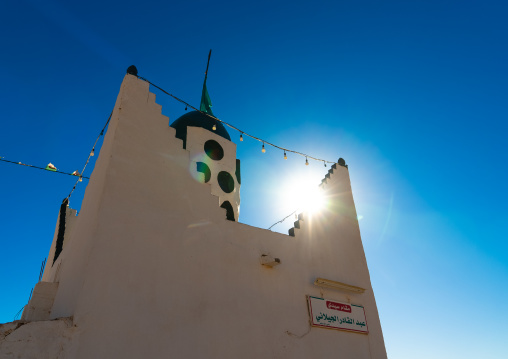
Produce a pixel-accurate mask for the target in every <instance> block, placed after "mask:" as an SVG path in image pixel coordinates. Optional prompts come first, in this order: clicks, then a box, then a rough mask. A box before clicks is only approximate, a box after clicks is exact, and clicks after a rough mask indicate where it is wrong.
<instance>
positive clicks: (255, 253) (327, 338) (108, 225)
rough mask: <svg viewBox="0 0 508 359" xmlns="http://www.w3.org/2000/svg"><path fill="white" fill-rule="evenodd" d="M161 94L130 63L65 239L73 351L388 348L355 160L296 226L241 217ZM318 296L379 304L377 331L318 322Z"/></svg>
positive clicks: (64, 287)
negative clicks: (356, 194) (312, 310)
mask: <svg viewBox="0 0 508 359" xmlns="http://www.w3.org/2000/svg"><path fill="white" fill-rule="evenodd" d="M154 100H155V97H154V96H153V94H150V93H149V91H148V84H147V83H145V82H143V81H141V80H138V79H137V78H136V77H134V76H131V75H126V77H125V79H124V82H123V83H122V87H121V90H120V94H119V96H118V99H117V102H116V105H115V109H114V112H113V116H112V119H111V122H110V127H109V129H108V132H107V134H106V138H105V141H104V145H103V148H102V150H101V153H100V156H99V158H98V161H97V164H96V166H95V169H94V172H93V174H92V176H91V179H90V182H89V184H88V187H87V190H86V194H85V198H84V201H83V204H82V209H81V212H80V215H79V217H78V221H77V222H76V224H75V227H74V230H73V231H72V239H71V240H70V241H69V244H68V245H67V246H66V248H65V256H63V258H62V262H61V269H60V284H59V288H58V292H57V295H56V299H55V303H54V306H53V310H52V313H51V316H52V318H57V317H62V316H71V315H73V316H74V324H75V325H76V326H77V328H79V331H78V332H77V333H76V334H75V335H74V337H73V341H72V345H73V348H72V350H73V356H72V358H111V357H119V358H120V357H121V358H139V357H153V358H159V357H175V358H176V357H183V358H203V357H208V358H239V357H241V358H261V357H267V358H310V357H315V358H328V357H341V358H355V359H356V358H386V352H385V349H384V343H383V338H382V333H381V326H380V323H379V319H378V315H377V308H376V304H375V300H374V295H373V293H372V288H371V285H370V279H369V274H368V269H367V264H366V261H365V256H364V252H363V247H362V244H361V239H360V233H359V229H358V223H357V221H356V217H355V210H354V203H353V199H352V194H351V189H350V185H349V176H348V173H347V169H345V168H342V167H339V168H338V169H337V170H336V173H335V174H334V175H332V178H331V179H330V180H329V181H328V184H326V185H325V187H326V190H327V191H328V194H329V196H330V197H331V202H332V203H333V206H332V207H331V210H330V211H329V212H327V213H324V214H323V215H322V216H321V217H318V218H312V219H311V218H308V219H306V220H305V221H304V222H302V229H300V230H297V234H296V237H294V238H293V237H289V236H286V235H282V234H278V233H273V232H270V231H267V230H264V229H259V228H254V227H250V226H247V225H245V224H241V223H237V222H231V221H227V220H226V219H225V210H223V209H221V208H219V203H218V201H217V198H216V197H215V196H213V195H212V194H211V188H210V186H208V185H204V184H202V183H199V182H197V181H194V180H192V177H191V174H190V172H189V170H188V169H189V165H190V161H191V160H190V153H189V151H186V150H183V149H182V141H181V140H179V139H176V138H175V137H174V135H175V130H174V129H173V128H170V127H169V126H168V122H169V119H168V118H167V117H164V116H162V115H161V114H160V106H158V105H156V104H155V102H154ZM233 158H234V157H233ZM62 253H63V252H62ZM262 254H270V255H272V256H275V257H279V258H280V259H281V261H282V264H281V265H279V266H277V267H275V268H273V269H269V268H266V267H264V266H261V265H260V264H259V257H260V256H261V255H262ZM316 277H324V278H327V279H331V280H336V281H342V282H345V283H348V284H352V285H356V286H360V287H363V288H366V289H367V290H366V292H365V293H364V294H355V295H352V294H347V293H343V292H339V291H335V290H331V289H321V288H319V287H316V286H314V285H313V282H314V280H315V278H316ZM306 295H313V296H323V297H325V298H329V299H334V300H338V301H350V302H352V303H354V304H360V305H363V306H365V311H366V313H367V320H368V325H369V330H370V333H369V334H368V335H364V334H357V333H350V332H344V331H336V330H327V329H321V328H312V329H310V327H309V315H308V312H307V304H306Z"/></svg>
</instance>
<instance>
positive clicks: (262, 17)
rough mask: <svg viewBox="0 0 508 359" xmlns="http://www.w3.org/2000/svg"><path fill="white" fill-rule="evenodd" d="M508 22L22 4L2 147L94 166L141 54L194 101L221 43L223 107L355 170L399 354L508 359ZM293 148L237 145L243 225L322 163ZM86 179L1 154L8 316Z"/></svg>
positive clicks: (447, 5) (336, 10)
mask: <svg viewBox="0 0 508 359" xmlns="http://www.w3.org/2000/svg"><path fill="white" fill-rule="evenodd" d="M507 18H508V5H507V4H506V2H505V1H492V0H485V1H482V2H479V1H477V2H473V1H457V0H455V1H428V0H427V1H362V0H359V1H323V2H317V3H314V4H313V3H311V2H310V1H283V2H282V1H281V2H278V1H256V2H251V3H245V2H238V1H231V2H224V1H218V0H216V1H201V2H199V1H182V2H168V1H161V2H159V3H157V2H155V3H151V2H146V1H145V2H140V1H121V2H120V1H117V2H114V1H112V2H104V1H100V2H99V1H87V2H80V3H77V2H68V1H66V2H64V1H57V0H44V1H35V0H31V1H30V0H29V1H27V0H20V1H16V2H9V3H8V4H7V3H6V4H3V6H2V11H0V32H1V33H2V34H3V35H2V43H1V49H2V51H1V54H2V55H1V56H0V66H1V69H2V85H1V86H0V104H1V107H0V116H1V119H2V120H1V124H2V129H1V131H0V156H2V157H5V158H6V159H9V160H13V161H21V162H25V163H29V164H33V165H41V166H45V165H46V164H47V163H48V162H52V163H53V164H55V165H56V166H57V167H58V168H59V169H61V170H64V171H74V170H76V169H81V168H82V166H83V164H84V161H85V160H86V157H87V155H88V152H89V150H90V148H91V146H92V144H93V141H94V140H95V138H96V136H97V134H98V133H99V132H100V129H101V128H102V126H103V124H104V123H105V121H106V119H107V117H108V115H109V113H110V112H111V110H112V108H113V105H114V103H115V99H116V96H117V94H118V90H119V86H120V83H121V81H122V78H123V75H124V73H125V70H126V68H127V67H128V66H129V65H131V64H135V65H136V66H137V67H138V69H139V73H140V75H141V76H143V77H146V78H148V79H150V80H151V81H152V82H154V83H157V84H159V85H160V86H162V87H163V88H165V89H167V90H168V91H169V92H172V93H174V94H175V95H177V96H180V97H182V98H184V99H186V100H188V101H190V102H191V103H193V104H195V105H199V99H200V93H201V86H202V80H203V73H204V68H205V65H206V57H207V54H208V50H209V49H210V48H211V49H213V54H212V60H211V65H210V72H209V77H208V89H209V92H210V96H211V98H212V101H213V104H214V107H213V110H214V113H215V114H216V115H217V116H218V117H219V118H221V119H223V120H225V121H227V122H230V123H232V124H234V125H236V126H238V127H240V128H241V129H243V130H244V131H246V132H249V133H252V134H254V135H256V136H259V137H262V138H264V139H266V140H268V141H272V142H274V143H277V144H279V145H281V146H285V147H288V148H292V149H295V150H298V151H302V152H307V153H310V154H312V155H315V156H318V157H321V158H325V159H328V160H334V161H336V160H337V159H338V158H339V157H343V158H345V159H346V161H347V163H348V164H349V169H350V175H351V181H352V186H353V193H354V196H355V200H356V205H357V211H358V214H359V216H360V218H361V219H360V226H361V231H362V237H363V244H364V247H365V252H366V256H367V261H368V264H369V269H370V273H371V279H372V284H373V287H374V291H375V295H376V299H377V304H378V309H379V313H380V317H381V324H382V327H383V332H384V338H385V342H386V348H387V351H388V356H389V357H390V358H392V359H406V358H413V359H415V358H422V359H428V358H446V359H448V358H461V359H464V358H479V357H482V358H501V357H506V352H507V351H508V347H507V344H506V338H507V337H508V329H507V327H506V324H505V323H506V322H508V309H507V305H506V303H508V280H507V278H508V244H507V243H508V230H507V225H506V223H507V220H506V218H507V217H508V210H507V206H506V203H508V191H507V190H506V184H507V183H508V170H507V163H508V159H507V157H508V156H507V155H508V146H507V141H506V133H507V130H508V125H507V124H506V123H507V118H508V104H507V98H508V85H507V84H508V70H507V68H508V67H507V65H506V64H507V63H508V48H507V43H508V22H507V20H506V19H507ZM154 92H155V93H156V94H157V102H159V103H160V104H162V105H163V113H164V114H165V115H167V116H169V117H170V119H171V120H174V119H176V118H177V117H179V116H180V115H182V114H183V113H185V111H184V107H183V106H182V105H181V104H179V103H177V102H175V101H174V100H171V99H170V98H167V97H166V96H164V95H162V94H161V93H160V92H158V91H155V90H154ZM147 125H149V124H147ZM231 135H232V137H233V138H234V141H235V142H236V143H237V144H239V142H238V137H237V134H235V133H233V132H231ZM282 156H283V154H282V153H281V152H280V151H277V150H274V149H271V148H268V149H267V153H265V154H262V153H261V151H260V145H259V144H258V143H256V142H253V141H249V140H247V139H246V140H245V141H244V142H242V143H241V144H239V147H238V157H239V158H240V159H241V160H242V180H243V181H242V207H241V218H240V220H241V221H242V222H244V223H248V224H251V225H255V226H259V227H263V228H267V227H269V226H270V225H271V224H273V223H274V222H276V221H277V220H279V219H281V218H282V217H284V216H285V215H286V214H287V210H286V209H285V208H283V206H281V205H280V193H281V192H283V191H284V190H285V188H287V186H288V183H289V182H290V181H291V178H292V177H294V174H295V173H296V174H298V175H307V174H309V175H310V176H312V178H314V179H315V181H316V183H318V182H319V180H320V179H321V178H322V177H323V176H324V174H325V173H326V169H325V168H324V167H323V166H322V165H321V164H316V163H311V165H310V166H308V167H306V166H304V159H302V158H299V157H295V156H291V155H289V159H288V160H287V161H284V160H283V158H282ZM92 165H93V163H92ZM88 174H90V172H88ZM73 184H74V179H73V178H72V177H67V176H64V175H59V174H54V173H49V172H43V171H38V170H32V169H29V168H25V167H22V166H15V165H11V164H6V163H0V188H1V190H2V192H1V197H0V198H1V201H0V214H1V216H0V224H1V226H0V243H1V248H0V260H1V264H2V268H3V270H2V274H1V277H0V278H1V284H2V289H1V291H0V294H1V295H0V298H1V299H0V322H7V321H11V320H12V319H13V317H14V315H15V314H16V312H17V311H18V310H19V309H20V308H21V307H22V306H23V305H24V304H25V303H26V300H27V298H28V295H29V293H30V289H31V288H32V287H33V285H34V284H35V283H36V281H37V278H38V274H39V269H40V263H41V261H42V260H43V259H44V258H45V257H46V256H47V253H48V250H49V246H50V244H51V240H52V237H53V233H54V229H55V224H56V219H57V214H58V209H59V205H60V203H61V201H62V199H63V198H65V197H66V196H67V194H68V192H69V191H70V189H71V188H72V186H73ZM85 185H86V181H84V182H83V183H82V184H81V185H80V186H79V187H78V189H77V191H76V192H75V194H74V195H73V197H72V198H71V207H73V208H77V209H79V206H80V201H81V198H82V196H83V193H84V188H85ZM288 225H289V223H285V224H284V225H279V226H278V227H274V229H276V230H279V231H285V230H286V229H287V226H288Z"/></svg>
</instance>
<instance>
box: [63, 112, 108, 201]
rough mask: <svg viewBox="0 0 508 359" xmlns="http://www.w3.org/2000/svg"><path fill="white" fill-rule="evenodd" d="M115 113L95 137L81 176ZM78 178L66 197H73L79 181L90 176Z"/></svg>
mask: <svg viewBox="0 0 508 359" xmlns="http://www.w3.org/2000/svg"><path fill="white" fill-rule="evenodd" d="M112 115H113V112H111V113H110V114H109V117H108V120H107V121H106V124H105V125H104V127H103V128H102V130H101V132H100V133H99V136H97V138H96V139H95V142H94V144H93V147H92V150H91V151H90V154H89V155H88V158H87V159H86V162H85V165H84V166H83V169H82V170H81V176H82V175H83V173H85V169H86V166H88V162H90V158H91V157H92V156H95V146H96V145H97V142H98V141H99V138H101V136H103V135H104V130H105V129H106V127H107V126H108V124H109V121H110V120H111V116H112ZM81 176H80V178H78V180H77V181H76V183H74V186H73V187H72V189H71V191H70V192H69V195H68V196H67V197H66V199H69V198H71V195H72V192H74V190H75V189H76V186H77V185H78V183H79V182H81V178H88V177H81Z"/></svg>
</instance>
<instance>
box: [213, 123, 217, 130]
mask: <svg viewBox="0 0 508 359" xmlns="http://www.w3.org/2000/svg"><path fill="white" fill-rule="evenodd" d="M216 129H217V126H215V123H214V124H213V127H212V130H214V131H215V130H216Z"/></svg>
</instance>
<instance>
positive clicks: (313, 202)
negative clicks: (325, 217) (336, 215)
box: [283, 177, 326, 214]
mask: <svg viewBox="0 0 508 359" xmlns="http://www.w3.org/2000/svg"><path fill="white" fill-rule="evenodd" d="M283 198H284V202H285V203H286V204H287V206H288V207H289V208H293V209H295V210H297V211H298V212H307V213H309V214H313V213H317V212H319V211H320V210H322V209H323V208H324V207H325V205H326V201H325V197H324V194H323V190H322V189H321V188H320V187H319V186H318V185H317V184H316V182H315V180H313V179H311V178H309V177H303V178H298V179H295V180H293V181H292V182H291V183H290V184H289V185H287V186H286V188H285V190H284V194H283Z"/></svg>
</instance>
